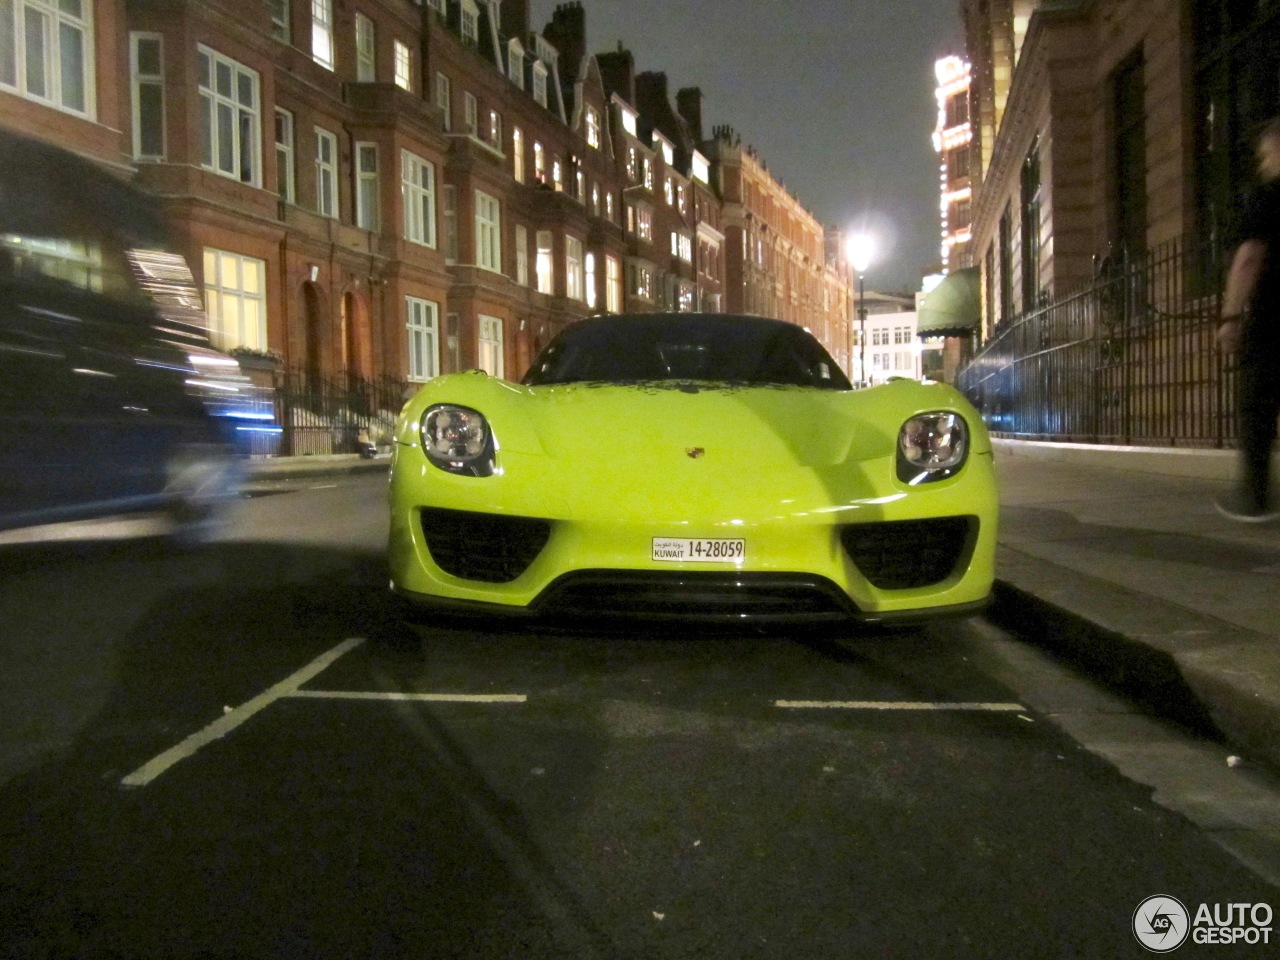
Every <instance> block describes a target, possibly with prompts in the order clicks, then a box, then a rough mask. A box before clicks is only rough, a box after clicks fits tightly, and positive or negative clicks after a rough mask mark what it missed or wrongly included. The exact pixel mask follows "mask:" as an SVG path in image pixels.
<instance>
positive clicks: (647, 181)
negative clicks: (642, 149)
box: [644, 157, 653, 190]
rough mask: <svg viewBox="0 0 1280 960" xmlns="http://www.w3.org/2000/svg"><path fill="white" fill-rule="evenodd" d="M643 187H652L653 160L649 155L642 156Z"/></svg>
mask: <svg viewBox="0 0 1280 960" xmlns="http://www.w3.org/2000/svg"><path fill="white" fill-rule="evenodd" d="M644 188H645V189H646V190H652V189H653V160H652V159H651V158H650V157H645V158H644Z"/></svg>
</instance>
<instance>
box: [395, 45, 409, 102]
mask: <svg viewBox="0 0 1280 960" xmlns="http://www.w3.org/2000/svg"><path fill="white" fill-rule="evenodd" d="M396 86H397V87H399V88H400V89H401V90H408V91H409V92H410V93H412V92H413V51H411V50H410V49H409V45H408V44H407V43H401V42H400V41H399V40H397V41H396Z"/></svg>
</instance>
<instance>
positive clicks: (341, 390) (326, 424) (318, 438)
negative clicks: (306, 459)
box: [275, 369, 408, 456]
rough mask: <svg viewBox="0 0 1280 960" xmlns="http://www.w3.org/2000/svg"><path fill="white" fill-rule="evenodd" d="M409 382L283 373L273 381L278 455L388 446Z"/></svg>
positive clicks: (339, 451)
mask: <svg viewBox="0 0 1280 960" xmlns="http://www.w3.org/2000/svg"><path fill="white" fill-rule="evenodd" d="M407 386H408V384H407V383H406V382H405V381H403V380H397V379H395V378H393V377H378V378H374V379H369V378H365V377H360V376H357V375H355V374H351V373H341V374H337V375H335V376H327V377H326V376H320V375H318V374H315V373H313V372H308V371H306V370H298V369H292V370H286V371H284V372H282V373H280V374H277V377H276V388H275V403H276V419H277V421H278V422H279V424H280V426H281V427H283V433H282V434H281V441H280V447H279V450H278V451H277V452H278V453H279V454H280V455H281V456H306V455H320V454H329V453H356V452H358V451H359V444H360V443H361V442H370V443H373V444H375V445H377V446H379V447H382V448H387V447H389V446H390V445H391V438H392V432H393V430H394V429H395V421H396V416H397V415H398V414H399V412H400V408H401V407H402V406H403V405H404V401H405V399H406V396H407V395H406V388H407Z"/></svg>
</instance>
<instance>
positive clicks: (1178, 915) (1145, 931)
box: [1133, 895, 1191, 953]
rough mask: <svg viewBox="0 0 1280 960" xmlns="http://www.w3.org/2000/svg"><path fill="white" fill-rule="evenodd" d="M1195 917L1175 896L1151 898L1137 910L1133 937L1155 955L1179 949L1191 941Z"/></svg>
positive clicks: (1134, 918) (1134, 915) (1143, 902)
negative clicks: (1190, 934) (1193, 918)
mask: <svg viewBox="0 0 1280 960" xmlns="http://www.w3.org/2000/svg"><path fill="white" fill-rule="evenodd" d="M1190 921H1191V917H1190V914H1188V913H1187V908H1186V907H1184V906H1183V905H1182V903H1181V901H1179V900H1177V899H1176V898H1174V897H1167V896H1163V895H1161V896H1157V897H1147V899H1145V900H1143V901H1142V902H1141V903H1140V904H1138V909H1137V910H1135V911H1133V935H1134V936H1135V937H1137V938H1138V942H1139V943H1140V944H1142V945H1143V946H1144V947H1146V948H1147V949H1148V950H1150V951H1151V952H1152V953H1169V952H1170V951H1172V950H1177V949H1178V947H1180V946H1182V944H1183V942H1184V941H1185V940H1186V939H1187V934H1188V933H1189V932H1190V928H1191V922H1190Z"/></svg>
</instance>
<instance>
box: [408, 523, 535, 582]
mask: <svg viewBox="0 0 1280 960" xmlns="http://www.w3.org/2000/svg"><path fill="white" fill-rule="evenodd" d="M422 535H423V536H424V537H426V540H427V550H428V551H429V552H430V553H431V559H432V560H434V561H435V563H436V566H438V567H439V568H440V569H441V570H443V571H444V572H445V573H447V574H450V575H451V576H454V577H460V578H461V579H463V580H480V581H483V582H485V583H510V582H511V581H512V580H515V579H516V578H517V577H519V576H520V574H522V573H524V572H525V570H527V569H528V568H529V564H531V563H533V561H534V560H535V559H537V556H538V554H539V553H541V552H542V548H543V547H545V546H546V545H547V539H548V538H549V537H550V536H551V523H550V521H547V520H540V519H537V518H535V517H508V516H504V515H503V514H498V513H472V512H470V511H467V510H440V509H437V508H431V507H428V508H424V509H423V511H422Z"/></svg>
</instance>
